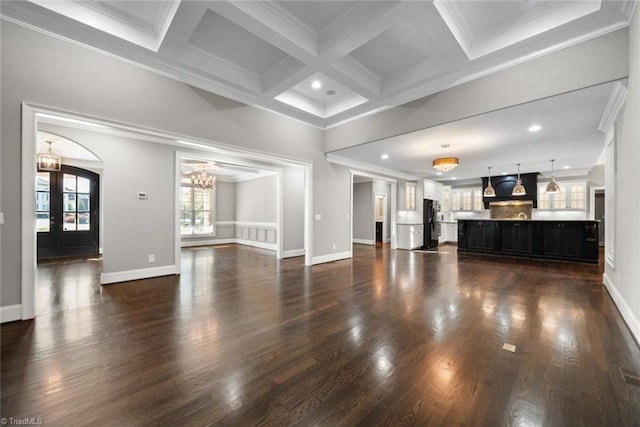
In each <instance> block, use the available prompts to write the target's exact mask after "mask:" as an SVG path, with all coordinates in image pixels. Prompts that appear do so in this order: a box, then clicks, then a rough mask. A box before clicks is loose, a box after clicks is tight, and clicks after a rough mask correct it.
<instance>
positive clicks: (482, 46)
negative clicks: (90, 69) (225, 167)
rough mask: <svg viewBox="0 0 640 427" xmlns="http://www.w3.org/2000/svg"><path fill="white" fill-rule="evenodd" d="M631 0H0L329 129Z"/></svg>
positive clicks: (23, 15)
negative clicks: (432, 0)
mask: <svg viewBox="0 0 640 427" xmlns="http://www.w3.org/2000/svg"><path fill="white" fill-rule="evenodd" d="M634 7H635V2H628V1H590V0H585V1H531V0H530V1H444V0H436V1H434V2H431V1H400V0H396V1H203V0H198V1H187V0H182V1H180V0H173V1H89V0H67V1H64V0H61V1H45V0H35V1H3V2H2V15H3V19H7V20H9V21H12V22H17V23H20V24H23V25H27V26H30V27H34V28H37V29H40V30H43V31H45V32H48V33H52V34H55V35H58V36H61V37H64V38H68V39H71V40H74V41H76V42H79V43H81V44H85V45H88V46H91V47H92V48H96V49H98V50H101V51H105V52H108V53H110V54H113V55H116V56H119V57H121V58H124V59H126V60H128V61H132V62H134V63H137V64H140V65H142V66H145V67H147V68H150V69H153V70H157V71H158V72H160V73H162V74H164V75H168V76H170V77H173V78H175V79H177V80H180V81H183V82H185V83H188V84H190V85H193V86H196V87H199V88H201V89H204V90H207V91H210V92H213V93H216V94H219V95H222V96H225V97H228V98H231V99H234V100H236V101H240V102H243V103H246V104H249V105H255V106H258V107H261V108H265V109H268V110H271V111H275V112H277V113H280V114H284V115H287V116H290V117H293V118H295V119H298V120H302V121H304V122H307V123H309V124H311V125H314V126H317V127H320V128H326V127H330V126H335V125H338V124H340V123H342V122H344V121H347V120H350V119H353V118H355V117H359V116H362V115H365V114H370V113H372V112H375V111H380V110H383V109H387V108H391V107H393V106H397V105H400V104H403V103H406V102H409V101H412V100H415V99H417V98H420V97H423V96H426V95H429V94H432V93H435V92H438V91H440V90H443V89H446V88H448V87H452V86H455V85H457V84H460V83H462V82H465V81H469V80H472V79H474V78H477V77H480V76H483V75H486V74H488V73H492V72H495V71H497V70H500V69H503V68H506V67H509V66H512V65H514V64H517V63H520V62H523V61H527V60H530V59H532V58H535V57H537V56H540V55H544V54H547V53H549V52H553V51H555V50H558V49H561V48H563V47H566V46H569V45H572V44H575V43H578V42H580V41H583V40H587V39H590V38H593V37H597V36H599V35H602V34H605V33H608V32H611V31H614V30H617V29H620V28H623V27H625V26H627V25H628V24H629V19H630V16H631V13H632V11H633V8H634Z"/></svg>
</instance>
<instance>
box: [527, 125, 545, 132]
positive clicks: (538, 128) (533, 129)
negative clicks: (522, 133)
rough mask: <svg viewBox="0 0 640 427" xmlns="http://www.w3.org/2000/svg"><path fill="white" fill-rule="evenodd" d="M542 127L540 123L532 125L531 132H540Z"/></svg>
mask: <svg viewBox="0 0 640 427" xmlns="http://www.w3.org/2000/svg"><path fill="white" fill-rule="evenodd" d="M540 129H542V126H540V125H531V127H529V132H538V131H539V130H540Z"/></svg>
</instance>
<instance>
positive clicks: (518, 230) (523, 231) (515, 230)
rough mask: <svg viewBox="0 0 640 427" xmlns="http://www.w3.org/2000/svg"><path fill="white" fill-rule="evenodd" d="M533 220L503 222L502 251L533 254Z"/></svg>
mask: <svg viewBox="0 0 640 427" xmlns="http://www.w3.org/2000/svg"><path fill="white" fill-rule="evenodd" d="M532 243H533V242H532V239H531V222H525V221H505V222H504V223H503V224H502V252H504V253H506V254H531V253H532V252H533V244H532Z"/></svg>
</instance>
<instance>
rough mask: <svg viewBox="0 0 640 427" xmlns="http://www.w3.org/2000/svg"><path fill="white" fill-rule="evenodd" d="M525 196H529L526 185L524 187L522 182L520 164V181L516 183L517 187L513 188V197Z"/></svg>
mask: <svg viewBox="0 0 640 427" xmlns="http://www.w3.org/2000/svg"><path fill="white" fill-rule="evenodd" d="M525 194H527V190H525V188H524V185H522V180H521V179H520V163H518V180H517V181H516V185H514V186H513V191H512V192H511V195H512V196H524V195H525Z"/></svg>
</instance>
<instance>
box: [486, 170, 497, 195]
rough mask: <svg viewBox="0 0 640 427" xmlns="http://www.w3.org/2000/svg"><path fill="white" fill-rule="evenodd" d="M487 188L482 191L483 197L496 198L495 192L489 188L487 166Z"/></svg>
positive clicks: (489, 179) (489, 181) (489, 180)
mask: <svg viewBox="0 0 640 427" xmlns="http://www.w3.org/2000/svg"><path fill="white" fill-rule="evenodd" d="M487 182H488V184H487V188H485V189H484V197H496V190H495V189H494V188H493V187H492V186H491V166H489V178H488V179H487Z"/></svg>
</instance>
